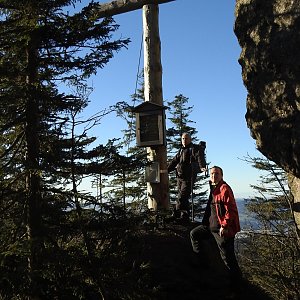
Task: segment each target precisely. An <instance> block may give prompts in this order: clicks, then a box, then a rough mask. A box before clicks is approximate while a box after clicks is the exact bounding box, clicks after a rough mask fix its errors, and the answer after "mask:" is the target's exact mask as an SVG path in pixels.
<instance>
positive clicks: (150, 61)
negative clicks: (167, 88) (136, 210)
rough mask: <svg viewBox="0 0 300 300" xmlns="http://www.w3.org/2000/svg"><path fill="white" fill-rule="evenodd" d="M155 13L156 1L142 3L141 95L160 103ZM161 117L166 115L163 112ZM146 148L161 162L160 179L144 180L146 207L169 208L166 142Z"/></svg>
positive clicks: (154, 208)
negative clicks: (142, 80) (143, 85)
mask: <svg viewBox="0 0 300 300" xmlns="http://www.w3.org/2000/svg"><path fill="white" fill-rule="evenodd" d="M158 13H159V9H158V5H157V4H150V5H144V6H143V33H144V34H143V36H144V84H145V87H144V96H145V101H150V102H152V103H155V104H158V105H161V106H162V105H163V96H162V66H161V45H160V37H159V22H158ZM163 117H164V118H165V115H164V114H163ZM164 126H165V120H164ZM164 130H165V128H164ZM147 152H148V158H149V160H150V161H157V162H159V166H160V182H159V183H150V182H148V183H147V192H148V207H149V208H150V209H153V210H154V211H157V210H166V209H168V208H169V180H168V172H167V148H166V145H159V146H154V147H148V148H147Z"/></svg>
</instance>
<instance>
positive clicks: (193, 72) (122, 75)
mask: <svg viewBox="0 0 300 300" xmlns="http://www.w3.org/2000/svg"><path fill="white" fill-rule="evenodd" d="M84 2H86V1H83V3H84ZM100 2H109V1H100ZM234 5H235V0H226V1H225V0H210V1H200V0H176V1H174V2H170V3H165V4H161V5H160V6H159V26H160V39H161V63H162V68H163V78H162V80H163V99H164V100H165V102H166V101H172V100H173V99H174V97H175V96H176V95H179V94H183V95H184V96H185V97H187V98H189V105H190V106H193V107H194V110H193V112H192V114H191V115H190V119H191V120H193V121H195V122H196V123H195V124H194V125H193V126H194V127H196V128H197V130H198V138H199V140H205V141H206V142H207V159H208V161H209V162H210V163H211V166H212V165H219V166H221V167H223V169H224V179H225V181H227V182H228V183H229V184H230V185H231V186H232V188H233V190H234V193H235V196H236V197H237V198H240V197H248V196H251V195H253V190H252V189H251V188H250V184H256V183H257V179H258V176H259V173H258V172H257V171H256V170H254V169H253V168H252V167H251V166H250V165H249V164H247V163H246V162H244V161H242V159H243V157H245V156H247V154H249V155H250V156H252V157H254V156H255V157H257V156H260V153H259V152H258V151H257V150H256V147H255V141H254V140H253V139H252V138H251V136H250V131H249V129H248V128H247V125H246V120H245V117H244V116H245V113H246V96H247V92H246V89H245V87H244V85H243V82H242V77H241V67H240V65H239V64H238V58H239V55H240V51H241V49H240V47H239V44H238V41H237V38H236V36H235V35H234V32H233V26H234ZM114 19H115V21H116V23H117V24H119V25H120V28H119V30H118V31H117V33H116V37H123V38H127V37H128V38H130V39H131V41H132V42H131V43H130V44H129V47H128V49H123V50H121V51H120V52H118V53H116V54H115V56H114V58H113V59H112V60H111V61H110V62H109V64H108V65H106V66H105V68H104V69H102V70H99V72H98V74H97V76H95V77H93V78H92V82H93V86H94V92H93V93H92V95H91V97H90V100H91V103H90V105H89V107H88V108H87V110H86V111H85V114H87V115H88V114H90V115H91V114H94V113H95V112H97V111H100V110H102V109H104V108H106V107H108V106H109V105H113V104H114V103H116V102H118V101H127V102H129V101H131V98H130V95H132V94H133V93H134V92H135V85H136V75H137V70H138V62H139V53H140V45H141V40H142V26H143V25H142V10H137V11H132V12H128V13H125V14H122V15H117V16H115V17H114ZM142 67H143V60H142V61H141V66H140V68H142ZM125 127H126V124H125V122H124V121H123V120H122V119H118V118H117V117H116V116H115V115H113V114H112V115H109V116H107V117H105V118H104V119H103V120H102V123H101V125H99V126H98V127H96V128H94V130H93V133H92V134H93V135H95V136H97V137H98V142H99V143H103V144H105V143H106V142H107V140H108V139H111V138H118V137H121V136H122V132H121V130H123V129H125ZM178 142H180V137H178Z"/></svg>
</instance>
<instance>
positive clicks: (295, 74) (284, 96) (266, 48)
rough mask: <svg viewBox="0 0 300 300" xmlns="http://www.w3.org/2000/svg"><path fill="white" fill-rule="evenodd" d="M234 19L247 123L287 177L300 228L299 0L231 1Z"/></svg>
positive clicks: (261, 149)
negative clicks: (239, 49)
mask: <svg viewBox="0 0 300 300" xmlns="http://www.w3.org/2000/svg"><path fill="white" fill-rule="evenodd" d="M235 15H236V21H235V28H234V30H235V34H236V36H237V38H238V41H239V43H240V46H241V48H242V51H241V55H240V59H239V63H240V65H241V66H242V77H243V81H244V84H245V86H246V88H247V91H248V95H247V113H246V121H247V125H248V127H249V129H250V132H251V135H252V137H253V138H254V139H255V140H256V144H257V148H258V149H259V150H260V151H261V152H262V153H263V154H264V155H265V156H266V157H268V158H269V159H270V160H272V161H274V162H275V163H277V164H278V165H279V166H281V167H282V168H283V169H284V170H285V171H286V172H287V173H288V177H289V182H290V187H291V191H292V194H293V196H294V206H293V208H294V212H295V214H294V215H295V218H296V221H297V224H298V229H299V230H300V214H299V204H300V188H299V186H300V49H299V45H300V0H263V1H262V0H237V1H236V10H235Z"/></svg>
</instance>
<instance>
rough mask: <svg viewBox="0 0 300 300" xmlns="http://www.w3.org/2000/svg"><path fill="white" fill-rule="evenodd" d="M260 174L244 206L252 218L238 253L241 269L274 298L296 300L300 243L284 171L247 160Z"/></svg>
mask: <svg viewBox="0 0 300 300" xmlns="http://www.w3.org/2000/svg"><path fill="white" fill-rule="evenodd" d="M246 161H247V162H249V163H251V164H252V165H253V166H254V167H256V168H257V169H259V170H261V171H262V175H261V176H260V185H257V186H253V188H254V189H255V191H256V192H257V196H256V197H254V198H252V199H247V202H246V207H247V209H248V210H249V212H251V214H252V215H253V216H254V217H255V220H256V226H255V228H254V229H253V230H250V231H249V236H248V238H247V239H246V240H244V244H243V247H242V248H241V251H240V256H241V262H242V267H243V269H244V271H245V273H246V274H247V277H249V279H250V280H252V281H253V282H254V283H256V284H257V285H259V286H260V287H262V288H263V289H264V290H266V291H267V292H268V293H269V294H270V295H271V296H272V297H273V298H274V299H278V300H279V299H280V300H281V299H282V300H283V299H299V295H300V289H299V286H300V277H299V273H300V263H299V257H300V247H299V246H300V243H299V238H298V236H297V231H296V223H295V220H294V219H293V212H292V210H291V199H290V194H289V191H288V187H287V179H286V175H285V173H284V171H283V170H282V169H280V168H279V167H278V166H276V165H275V164H273V163H271V162H270V161H268V160H266V159H259V158H254V159H252V158H249V157H248V158H247V159H246Z"/></svg>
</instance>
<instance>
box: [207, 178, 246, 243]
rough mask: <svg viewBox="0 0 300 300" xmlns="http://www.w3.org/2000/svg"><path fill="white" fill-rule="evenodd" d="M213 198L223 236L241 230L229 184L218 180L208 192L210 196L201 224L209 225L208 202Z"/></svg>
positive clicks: (232, 234) (234, 233) (209, 212)
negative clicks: (224, 230) (224, 231)
mask: <svg viewBox="0 0 300 300" xmlns="http://www.w3.org/2000/svg"><path fill="white" fill-rule="evenodd" d="M213 199H214V202H215V205H216V212H217V217H218V221H219V224H220V226H222V227H224V228H225V229H227V230H226V233H225V234H224V236H225V237H234V236H235V235H236V233H237V232H239V231H240V230H241V228H240V221H239V214H238V210H237V205H236V202H235V199H234V195H233V192H232V189H231V188H230V186H229V185H228V184H227V183H226V182H225V181H224V180H222V181H220V182H219V183H218V185H217V186H216V187H215V188H214V189H213V190H212V189H211V193H210V197H209V200H208V203H207V206H206V209H205V213H204V216H203V219H202V224H203V225H206V226H209V217H210V214H211V209H210V204H211V201H212V200H213Z"/></svg>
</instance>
